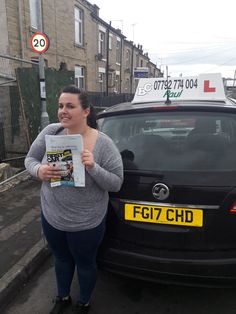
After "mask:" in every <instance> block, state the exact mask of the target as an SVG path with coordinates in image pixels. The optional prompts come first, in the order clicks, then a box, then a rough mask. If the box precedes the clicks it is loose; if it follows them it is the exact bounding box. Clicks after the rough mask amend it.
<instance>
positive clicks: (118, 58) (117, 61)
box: [116, 38, 121, 65]
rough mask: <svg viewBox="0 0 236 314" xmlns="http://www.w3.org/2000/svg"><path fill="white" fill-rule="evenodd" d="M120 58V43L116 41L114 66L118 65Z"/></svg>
mask: <svg viewBox="0 0 236 314" xmlns="http://www.w3.org/2000/svg"><path fill="white" fill-rule="evenodd" d="M120 58H121V41H120V40H118V38H117V41H116V64H117V65H120Z"/></svg>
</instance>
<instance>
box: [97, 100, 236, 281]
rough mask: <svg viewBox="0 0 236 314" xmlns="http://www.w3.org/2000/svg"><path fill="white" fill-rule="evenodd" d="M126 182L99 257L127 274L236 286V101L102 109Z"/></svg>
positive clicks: (112, 205) (115, 197) (113, 201)
mask: <svg viewBox="0 0 236 314" xmlns="http://www.w3.org/2000/svg"><path fill="white" fill-rule="evenodd" d="M98 123H99V126H100V130H101V131H102V132H104V133H106V134H107V135H109V136H110V137H111V138H112V139H113V141H114V142H115V144H116V145H117V147H118V149H119V151H120V153H121V156H122V158H123V164H124V175H125V179H124V183H123V186H122V188H121V190H120V192H118V193H111V194H110V201H109V209H108V217H107V231H106V234H105V238H104V241H103V243H102V246H101V249H100V251H99V256H98V261H99V264H100V266H101V267H103V268H104V269H106V270H109V271H112V272H116V273H120V274H124V275H127V276H131V277H135V278H140V279H145V280H151V281H157V282H163V283H175V284H184V285H195V286H196V285H199V286H215V285H219V286H233V285H235V284H236V102H235V101H234V100H233V99H225V100H209V101H207V100H192V101H191V100H175V101H171V103H169V102H167V104H166V102H165V101H156V102H148V103H143V102H141V103H135V104H132V103H124V104H120V105H116V106H113V107H111V108H109V109H107V110H106V111H105V112H102V113H101V114H100V115H99V119H98Z"/></svg>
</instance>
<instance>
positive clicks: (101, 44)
mask: <svg viewBox="0 0 236 314" xmlns="http://www.w3.org/2000/svg"><path fill="white" fill-rule="evenodd" d="M105 51H106V33H105V32H103V31H102V30H100V29H99V32H98V53H100V54H101V55H102V56H103V59H104V57H105Z"/></svg>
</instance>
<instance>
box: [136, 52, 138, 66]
mask: <svg viewBox="0 0 236 314" xmlns="http://www.w3.org/2000/svg"><path fill="white" fill-rule="evenodd" d="M137 67H138V54H136V68H137Z"/></svg>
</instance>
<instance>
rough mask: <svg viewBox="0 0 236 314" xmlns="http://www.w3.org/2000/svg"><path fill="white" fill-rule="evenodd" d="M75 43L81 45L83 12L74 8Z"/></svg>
mask: <svg viewBox="0 0 236 314" xmlns="http://www.w3.org/2000/svg"><path fill="white" fill-rule="evenodd" d="M75 43H76V44H77V45H80V46H82V45H83V11H82V10H81V9H79V8H77V7H75Z"/></svg>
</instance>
